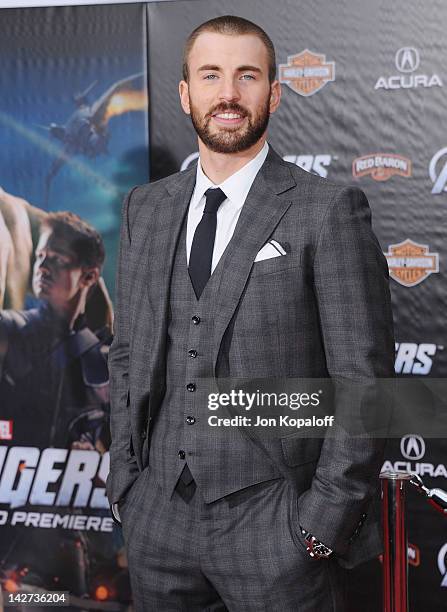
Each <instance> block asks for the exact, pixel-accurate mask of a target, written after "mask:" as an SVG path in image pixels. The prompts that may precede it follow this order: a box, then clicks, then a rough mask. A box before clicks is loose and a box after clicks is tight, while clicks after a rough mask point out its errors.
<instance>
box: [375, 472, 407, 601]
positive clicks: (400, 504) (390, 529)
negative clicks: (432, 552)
mask: <svg viewBox="0 0 447 612" xmlns="http://www.w3.org/2000/svg"><path fill="white" fill-rule="evenodd" d="M380 480H381V489H382V518H383V544H384V551H383V610H384V612H408V542H407V526H406V516H405V490H406V484H407V482H409V481H410V480H411V474H401V473H396V472H383V473H382V474H380Z"/></svg>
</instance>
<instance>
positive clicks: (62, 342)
mask: <svg viewBox="0 0 447 612" xmlns="http://www.w3.org/2000/svg"><path fill="white" fill-rule="evenodd" d="M228 13H232V14H237V15H241V16H243V17H247V18H249V19H252V20H254V21H256V22H257V23H258V24H259V25H261V26H262V27H264V28H265V29H266V31H267V32H268V33H269V34H270V36H271V38H272V39H273V42H274V44H275V47H276V52H277V75H278V78H279V80H280V82H281V83H282V86H283V98H282V103H281V106H280V108H279V110H278V111H277V113H276V114H275V115H274V116H273V117H272V119H271V123H270V128H269V142H270V144H271V146H273V147H274V148H275V150H276V151H277V152H278V153H280V154H281V155H282V156H283V157H284V159H287V160H288V161H291V162H292V163H295V164H297V165H299V166H300V167H302V168H304V169H305V170H307V171H308V172H313V173H315V174H318V175H320V176H322V177H325V178H327V179H328V180H333V181H339V182H343V183H351V184H355V185H358V186H359V187H360V188H362V189H363V190H364V191H365V192H366V194H367V196H368V198H369V201H370V204H371V208H372V211H373V225H374V228H375V231H376V233H377V235H378V237H379V240H380V242H381V245H382V248H383V251H384V253H385V255H386V257H387V259H388V264H389V269H390V276H391V281H390V283H391V290H392V298H393V308H394V317H395V329H396V372H397V374H398V376H399V377H400V378H402V379H404V378H405V379H408V380H409V381H411V382H416V383H417V384H418V385H420V387H418V389H419V391H421V390H422V391H421V397H424V391H425V386H426V385H427V384H428V381H435V380H439V379H442V378H445V376H446V372H447V352H446V350H445V348H444V347H445V344H446V341H447V340H446V334H447V331H446V316H445V312H446V309H447V304H446V298H447V286H446V277H445V271H444V265H445V255H446V251H447V225H446V222H445V219H446V209H447V193H446V192H447V136H446V134H445V130H443V129H442V126H443V125H444V124H443V120H444V116H445V112H446V108H447V90H446V88H447V68H446V64H445V58H446V57H447V38H446V37H445V31H446V29H447V6H445V4H444V3H443V2H441V0H439V1H436V0H426V1H424V2H422V0H418V1H416V0H415V1H414V2H412V3H408V2H405V1H404V0H396V1H395V2H393V3H392V4H390V3H384V2H381V1H379V0H376V1H375V2H367V1H366V0H361V1H359V0H348V1H347V2H343V3H339V2H325V1H324V0H314V1H313V2H312V3H308V2H304V1H301V0H276V1H275V2H271V1H268V0H262V1H261V0H257V1H255V0H252V1H250V0H244V1H237V2H236V1H232V0H219V2H218V1H217V0H206V1H205V0H189V1H186V0H185V1H176V2H153V3H135V4H123V5H109V6H96V7H95V6H89V7H85V6H84V7H81V6H78V7H70V8H68V7H64V8H39V9H37V8H36V9H11V10H5V9H1V10H0V53H1V62H2V70H1V73H0V83H1V90H0V92H1V93H0V139H1V145H2V146H1V147H0V162H1V163H0V168H1V170H0V185H1V187H2V191H1V192H0V213H1V214H0V306H1V308H3V310H2V311H1V314H2V319H1V320H0V356H1V361H0V373H1V377H0V381H1V382H0V385H1V386H0V411H1V412H0V419H1V420H0V438H1V441H0V443H1V446H0V580H1V584H2V585H3V590H4V591H7V590H8V589H14V588H15V587H16V585H18V586H20V588H22V589H23V588H25V587H26V586H28V587H30V588H31V586H30V585H33V586H32V588H35V587H36V585H37V586H39V587H40V588H42V589H46V590H56V589H58V590H68V591H69V592H70V593H71V594H72V595H73V596H74V597H73V599H72V606H73V609H83V608H88V606H89V605H90V602H94V603H95V605H97V606H98V605H99V606H100V607H99V609H104V610H112V609H114V610H119V609H126V606H128V604H129V602H130V601H131V594H130V590H129V582H128V576H127V572H126V559H125V554H124V551H123V542H122V536H121V532H120V528H119V527H116V526H115V525H114V524H113V523H112V519H111V517H110V514H109V510H108V504H107V500H106V497H105V491H104V483H105V479H106V476H107V472H108V446H109V444H110V435H109V432H108V413H109V402H108V378H107V371H106V369H105V368H104V363H106V359H107V350H108V347H109V346H110V342H111V338H112V326H111V321H112V317H113V279H114V263H115V257H116V248H117V237H118V228H119V223H120V206H121V201H122V197H123V195H124V194H125V192H126V191H127V190H128V189H129V188H130V187H131V186H132V185H134V184H137V183H141V182H145V181H147V180H148V179H149V157H150V179H151V180H156V179H158V178H161V177H164V176H167V175H168V174H171V173H172V172H176V171H178V170H182V169H185V168H186V167H188V166H189V165H190V164H194V163H195V162H196V159H197V145H196V138H195V133H194V131H193V129H192V126H191V124H190V121H189V119H188V118H187V117H186V116H185V115H183V113H182V111H181V109H180V105H179V101H178V93H177V84H178V81H179V79H180V78H181V56H182V46H183V42H184V40H185V38H186V36H187V35H188V34H189V32H190V31H191V30H192V29H193V28H194V27H196V26H197V25H198V24H199V23H201V22H203V21H205V20H206V19H209V18H212V17H215V16H217V15H223V14H228ZM147 85H148V87H147ZM149 98H150V107H149V105H148V103H149ZM148 109H149V111H148ZM148 112H149V115H148ZM149 124H150V129H149ZM149 136H150V141H149ZM149 142H150V146H149V144H148V143H149ZM55 211H71V212H73V213H76V214H77V215H79V216H80V217H81V218H82V219H83V220H85V221H86V222H88V223H89V224H90V225H91V226H92V227H93V228H95V229H96V230H97V232H99V234H100V236H101V237H102V241H103V243H104V247H105V252H106V260H105V264H104V267H103V269H102V276H101V281H100V283H99V284H98V285H97V286H96V288H95V289H94V290H92V291H91V292H90V293H89V298H88V301H87V304H86V311H85V315H84V316H83V317H80V318H79V319H78V320H77V321H76V322H75V325H74V326H71V328H70V326H68V325H65V326H63V325H62V326H61V325H60V324H59V323H56V322H55V321H54V320H53V319H52V317H51V313H52V310H51V303H50V304H48V302H49V301H50V300H49V299H48V295H46V296H45V295H43V294H45V291H42V285H44V286H45V284H46V280H45V279H44V280H43V281H42V279H40V284H39V282H38V281H39V265H38V263H39V261H40V260H41V259H42V254H41V253H40V252H39V249H40V251H45V246H48V240H49V239H51V237H52V236H53V237H54V234H55V232H56V230H55V229H54V227H52V228H51V227H50V229H48V226H47V225H45V217H46V216H47V215H48V213H51V212H55ZM64 222H68V221H67V219H66V218H65V217H64V218H63V219H62V221H61V223H62V225H63V223H64ZM42 228H46V231H43V230H42ZM42 235H43V236H42ZM346 248H347V249H349V248H350V245H349V244H347V245H346ZM51 255H52V257H53V259H54V261H53V264H54V265H55V266H56V268H57V266H58V265H59V268H57V269H59V271H60V274H61V275H63V274H64V272H63V271H64V269H65V268H64V266H63V263H64V262H63V258H62V260H61V261H59V260H60V259H61V258H60V257H59V260H58V257H57V253H56V255H55V254H54V253H53V252H51ZM72 255H73V254H72ZM36 262H37V264H36ZM54 275H55V276H57V275H56V273H55V274H54ZM33 280H34V282H33ZM48 282H50V283H51V282H52V283H53V285H54V284H57V283H56V281H55V280H54V279H50V280H49V281H48ZM39 287H40V291H39ZM46 293H47V294H48V291H47V292H46ZM53 293H54V292H53ZM36 294H37V296H40V299H38V297H36ZM56 294H57V292H56ZM45 297H46V299H43V298H45ZM49 306H50V307H49ZM61 346H62V348H63V349H64V350H62V351H61V350H60V347H61ZM30 347H32V349H33V350H31V348H30ZM58 347H59V350H58ZM68 348H69V349H70V351H67V349H68ZM67 352H69V355H70V356H69V357H67V355H66V353H67ZM87 353H89V354H90V355H93V356H94V358H91V359H90V358H87V357H86V354H87ZM429 417H430V415H428V417H427V419H429ZM404 429H405V425H404V426H403V430H404ZM423 434H424V432H422V433H421V431H419V430H418V428H417V427H415V428H412V427H410V425H409V429H408V431H403V433H402V435H401V436H399V437H396V438H395V439H393V440H391V442H390V444H389V447H388V451H387V458H386V462H385V465H384V469H388V470H389V469H393V470H398V471H399V470H407V471H414V472H417V473H418V474H420V475H421V476H422V477H423V479H424V482H425V484H426V485H427V486H428V487H429V488H432V487H439V488H445V489H447V468H446V465H445V464H447V460H446V458H445V457H446V451H447V442H446V441H445V439H444V437H445V434H444V432H443V431H442V430H440V431H439V434H438V435H437V436H432V437H428V436H425V435H423ZM407 501H408V508H409V512H408V520H409V539H410V546H409V557H410V601H411V610H412V611H417V612H419V611H424V612H425V611H426V610H430V611H437V610H444V609H446V608H447V597H446V594H447V529H446V527H447V523H446V522H445V519H444V518H443V517H442V516H441V515H439V514H436V513H435V511H434V510H433V509H432V508H431V507H430V506H429V505H427V504H426V503H425V501H424V500H423V499H422V497H420V496H417V494H416V493H414V494H413V492H412V491H409V494H408V499H407ZM380 571H381V566H380V562H379V561H378V560H377V561H372V562H370V563H368V564H365V565H364V566H362V567H360V568H357V569H356V570H354V572H353V574H352V580H351V581H350V610H352V612H358V610H359V609H362V610H371V612H373V611H378V610H380V609H381V595H380V578H381V577H380ZM360 591H362V592H363V593H365V592H367V593H369V597H368V598H367V600H366V601H365V597H364V595H363V596H360V595H359V592H360ZM81 598H84V599H83V600H81ZM100 602H102V603H100ZM91 605H93V603H92V604H91Z"/></svg>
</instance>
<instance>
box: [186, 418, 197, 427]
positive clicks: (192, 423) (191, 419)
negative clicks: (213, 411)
mask: <svg viewBox="0 0 447 612" xmlns="http://www.w3.org/2000/svg"><path fill="white" fill-rule="evenodd" d="M186 422H187V423H188V425H194V423H195V422H196V417H193V416H187V417H186Z"/></svg>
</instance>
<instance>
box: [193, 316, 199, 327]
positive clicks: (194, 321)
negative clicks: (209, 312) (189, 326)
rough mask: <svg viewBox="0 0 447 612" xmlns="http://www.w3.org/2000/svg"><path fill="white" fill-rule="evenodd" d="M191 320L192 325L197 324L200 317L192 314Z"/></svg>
mask: <svg viewBox="0 0 447 612" xmlns="http://www.w3.org/2000/svg"><path fill="white" fill-rule="evenodd" d="M191 321H192V322H193V323H194V325H198V324H199V323H200V317H198V316H197V315H194V316H193V317H192V318H191Z"/></svg>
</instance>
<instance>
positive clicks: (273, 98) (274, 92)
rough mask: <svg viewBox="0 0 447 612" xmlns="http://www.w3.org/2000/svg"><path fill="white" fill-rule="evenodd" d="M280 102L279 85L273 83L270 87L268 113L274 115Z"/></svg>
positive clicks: (278, 83) (275, 82) (277, 82)
mask: <svg viewBox="0 0 447 612" xmlns="http://www.w3.org/2000/svg"><path fill="white" fill-rule="evenodd" d="M280 101H281V84H280V82H279V81H273V83H272V84H271V85H270V107H269V110H270V113H274V112H275V111H276V109H277V108H278V106H279V103H280Z"/></svg>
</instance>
